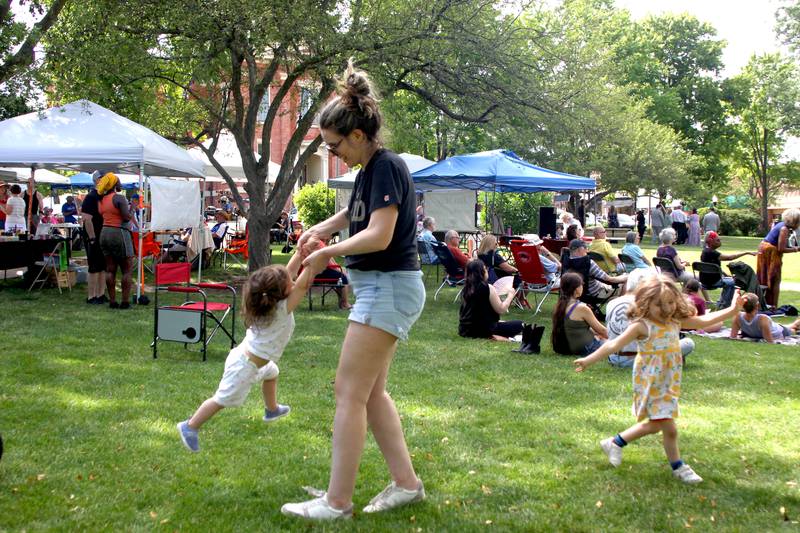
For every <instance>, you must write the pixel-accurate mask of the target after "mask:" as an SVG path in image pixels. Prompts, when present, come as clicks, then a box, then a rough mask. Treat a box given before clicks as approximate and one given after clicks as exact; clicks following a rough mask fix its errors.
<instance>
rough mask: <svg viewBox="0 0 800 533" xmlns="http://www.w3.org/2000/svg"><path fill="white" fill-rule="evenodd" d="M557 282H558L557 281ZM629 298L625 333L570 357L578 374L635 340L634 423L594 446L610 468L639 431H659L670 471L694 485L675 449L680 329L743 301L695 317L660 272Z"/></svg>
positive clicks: (712, 320) (701, 324) (730, 312)
mask: <svg viewBox="0 0 800 533" xmlns="http://www.w3.org/2000/svg"><path fill="white" fill-rule="evenodd" d="M561 286H562V287H563V286H564V285H563V282H562V285H561ZM635 297H636V301H635V303H634V306H633V309H631V311H630V319H631V324H630V326H628V329H626V330H625V333H623V334H622V335H620V336H619V337H617V338H616V339H614V340H613V341H609V342H607V343H605V344H603V345H602V346H601V347H600V348H599V349H598V350H596V351H595V352H593V353H591V354H589V355H588V356H586V357H582V358H580V359H575V361H574V364H575V371H576V372H582V371H584V370H586V369H587V368H589V367H590V366H591V365H593V364H594V363H596V362H597V361H599V360H601V359H603V358H606V357H608V356H609V355H611V354H612V353H619V351H620V350H622V349H623V348H624V347H625V346H626V345H628V344H629V343H631V342H634V341H635V342H637V344H638V350H637V351H638V354H637V355H636V359H635V361H634V364H633V414H634V416H635V417H636V420H637V423H636V424H634V425H633V426H631V427H629V428H628V429H626V430H625V431H623V432H621V433H617V434H616V435H615V436H614V437H610V438H607V439H605V440H603V441H601V442H600V448H601V449H602V450H603V453H605V454H606V456H607V457H608V462H609V463H611V466H613V467H615V468H616V467H618V466H619V465H620V464H621V463H622V449H623V448H624V447H625V446H626V445H628V443H630V442H633V441H634V440H637V439H640V438H642V437H644V436H645V435H651V434H653V433H661V434H662V435H663V443H664V452H665V453H666V455H667V460H668V461H669V464H670V466H671V467H672V475H673V476H675V477H676V478H677V479H679V480H680V481H682V482H683V483H690V484H695V483H700V482H702V481H703V478H701V477H700V476H698V475H697V474H696V473H695V471H694V470H693V469H692V467H691V466H689V465H688V464H686V463H684V462H683V460H682V459H681V454H680V450H679V449H678V427H677V426H676V425H675V418H677V417H678V412H679V410H678V399H679V397H680V393H681V377H682V374H683V358H682V357H681V349H680V344H679V338H680V330H681V328H689V329H702V328H705V327H708V326H709V325H711V324H716V323H717V322H719V321H721V320H725V319H726V318H730V317H732V316H734V315H735V314H736V313H737V311H738V310H739V309H741V306H742V303H743V300H742V299H741V298H739V299H737V300H736V301H735V302H734V304H733V305H731V306H730V307H729V308H728V309H724V310H722V311H717V312H715V313H709V314H707V315H704V316H695V313H694V309H691V308H690V307H689V302H687V301H686V299H685V298H683V296H682V295H681V291H680V288H679V287H678V285H677V284H676V283H675V282H674V281H672V280H671V279H670V278H668V277H666V276H658V277H652V278H649V279H647V280H646V281H643V282H642V283H641V284H640V285H639V287H637V289H636V293H635Z"/></svg>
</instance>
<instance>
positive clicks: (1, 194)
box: [0, 181, 8, 230]
mask: <svg viewBox="0 0 800 533" xmlns="http://www.w3.org/2000/svg"><path fill="white" fill-rule="evenodd" d="M7 201H8V185H6V182H5V181H0V230H4V229H6V211H5V207H6V202H7Z"/></svg>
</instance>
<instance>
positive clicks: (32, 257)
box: [0, 239, 61, 270]
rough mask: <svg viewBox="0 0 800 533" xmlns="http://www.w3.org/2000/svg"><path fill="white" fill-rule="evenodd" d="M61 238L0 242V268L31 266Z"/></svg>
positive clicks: (9, 268)
mask: <svg viewBox="0 0 800 533" xmlns="http://www.w3.org/2000/svg"><path fill="white" fill-rule="evenodd" d="M60 240H61V239H38V240H30V241H4V242H0V270H11V269H12V268H20V267H28V268H30V267H32V266H33V264H34V263H35V262H36V261H41V260H42V257H43V256H44V254H49V253H50V252H52V251H53V249H54V248H55V247H56V244H57V243H58V242H59V241H60Z"/></svg>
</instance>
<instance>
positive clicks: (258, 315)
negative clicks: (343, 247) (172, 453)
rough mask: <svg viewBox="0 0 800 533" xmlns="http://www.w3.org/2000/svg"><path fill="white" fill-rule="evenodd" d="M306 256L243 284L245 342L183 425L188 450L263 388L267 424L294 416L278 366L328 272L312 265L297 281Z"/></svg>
mask: <svg viewBox="0 0 800 533" xmlns="http://www.w3.org/2000/svg"><path fill="white" fill-rule="evenodd" d="M306 255H308V253H307V252H304V253H303V254H301V253H300V250H298V252H296V253H295V254H294V256H292V258H291V259H290V260H289V264H288V265H287V266H285V267H284V266H283V265H270V266H266V267H263V268H260V269H259V270H257V271H256V272H254V273H253V274H252V275H251V276H250V278H249V279H248V280H247V282H246V283H245V285H244V291H243V292H244V294H243V303H242V308H243V314H244V322H245V325H246V326H247V333H246V334H245V338H244V340H243V341H242V342H241V343H240V344H239V345H238V346H236V347H235V348H233V349H232V350H231V352H230V354H229V355H228V358H227V359H226V360H225V371H224V373H223V374H222V380H221V381H220V383H219V387H218V388H217V392H216V393H214V396H212V397H211V398H209V399H207V400H206V401H205V402H203V403H202V405H200V407H199V408H198V409H197V411H196V412H195V413H194V415H192V417H191V418H190V419H189V420H185V421H183V422H180V423H179V424H178V433H179V434H180V437H181V440H182V441H183V444H184V446H186V447H187V448H188V449H189V450H191V451H193V452H197V451H200V443H199V440H198V431H199V430H200V428H201V427H202V425H203V424H204V423H205V422H206V421H208V420H209V419H210V418H211V417H212V416H214V415H215V414H217V413H218V412H219V411H221V410H222V409H223V408H225V407H238V406H240V405H242V404H243V403H244V401H245V399H246V398H247V395H248V393H249V392H250V389H251V388H252V387H253V385H255V384H256V383H259V382H260V383H261V392H262V394H263V396H264V405H265V409H264V422H273V421H275V420H277V419H279V418H281V417H284V416H286V415H287V414H289V411H290V409H289V406H288V405H281V404H279V403H278V401H277V396H278V384H277V378H278V365H276V364H275V362H276V361H278V360H279V359H280V358H281V355H282V354H283V350H284V348H285V347H286V344H287V343H288V342H289V339H290V338H291V336H292V332H293V331H294V315H293V314H292V312H293V311H294V310H295V308H296V307H297V306H298V305H299V304H300V302H301V301H302V300H303V297H304V296H305V295H306V293H307V292H308V289H309V287H310V286H311V284H312V282H313V281H314V276H315V275H316V274H317V273H318V272H321V271H322V270H323V269H324V268H325V264H324V263H325V262H324V259H323V260H322V264H312V265H309V266H308V267H307V268H305V269H304V270H303V272H302V273H301V274H300V275H299V276H298V277H297V281H295V282H294V283H293V282H292V279H293V278H294V277H295V276H297V271H298V270H299V268H300V264H301V262H302V260H303V259H304V257H305V256H306Z"/></svg>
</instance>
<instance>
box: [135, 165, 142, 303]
mask: <svg viewBox="0 0 800 533" xmlns="http://www.w3.org/2000/svg"><path fill="white" fill-rule="evenodd" d="M143 175H144V165H143V164H139V205H138V206H137V210H138V211H139V222H138V226H139V262H138V263H139V264H138V265H137V266H136V270H138V276H137V277H138V278H139V283H137V284H136V303H137V304H138V303H139V301H140V300H141V297H142V290H143V289H144V263H142V245H143V243H144V217H143V214H144V209H142V205H143V204H144V187H143V186H142V181H143Z"/></svg>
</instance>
